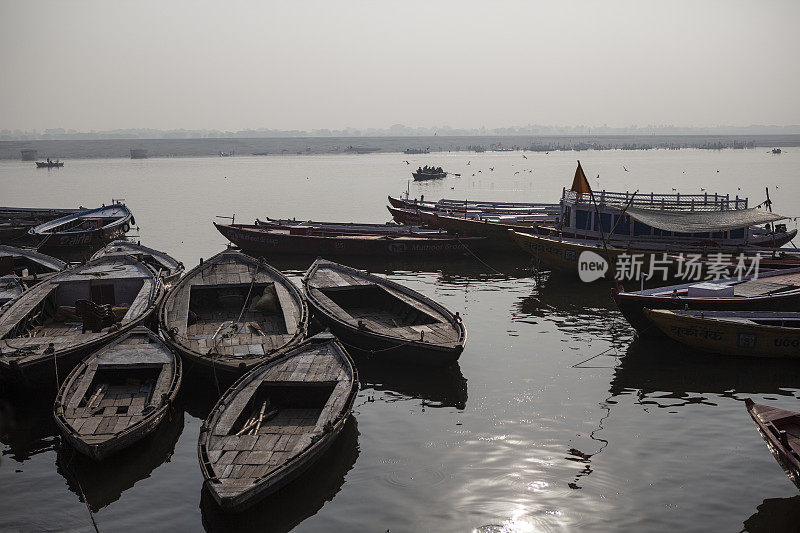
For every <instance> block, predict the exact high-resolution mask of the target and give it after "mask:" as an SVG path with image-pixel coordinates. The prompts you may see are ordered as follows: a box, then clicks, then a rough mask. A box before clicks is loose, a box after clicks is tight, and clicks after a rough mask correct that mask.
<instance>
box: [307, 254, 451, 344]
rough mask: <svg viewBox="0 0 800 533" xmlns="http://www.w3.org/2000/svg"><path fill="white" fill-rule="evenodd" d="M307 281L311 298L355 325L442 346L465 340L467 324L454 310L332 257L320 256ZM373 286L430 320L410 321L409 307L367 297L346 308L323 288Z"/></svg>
mask: <svg viewBox="0 0 800 533" xmlns="http://www.w3.org/2000/svg"><path fill="white" fill-rule="evenodd" d="M304 283H305V286H306V290H307V292H308V295H309V298H310V299H312V301H314V303H315V304H316V305H319V306H320V307H321V308H323V310H324V311H325V313H327V314H330V315H331V316H332V317H335V318H336V319H338V320H340V321H342V322H344V323H347V324H348V325H350V326H351V327H355V328H359V329H363V330H367V331H371V332H374V333H377V334H381V335H386V336H389V337H394V338H396V339H399V340H402V341H409V342H411V341H424V342H426V343H428V344H432V345H440V346H455V345H458V344H459V343H462V342H463V336H464V331H463V327H461V326H460V324H458V323H457V321H456V319H455V317H454V316H453V314H452V313H450V312H449V311H448V310H447V309H445V308H444V307H442V306H441V305H438V304H436V303H435V302H433V301H432V300H430V299H429V298H426V297H425V296H423V295H421V294H419V293H417V292H415V291H412V290H411V289H408V288H406V287H402V286H400V285H398V284H396V283H392V282H390V281H389V280H385V279H382V278H378V277H376V276H373V275H371V274H367V273H365V272H361V271H358V270H356V269H352V268H350V267H346V266H344V265H339V264H337V263H333V262H330V261H324V260H318V261H317V262H315V263H314V265H312V267H311V268H310V269H309V271H308V273H307V274H306V278H305V280H304ZM370 286H379V287H381V288H382V289H383V290H385V291H386V292H387V293H389V294H390V295H392V296H393V297H395V298H397V299H398V300H401V301H402V302H403V303H405V304H407V305H408V306H410V307H412V308H414V309H416V311H417V312H418V313H420V315H421V316H422V317H423V318H430V323H421V324H413V323H408V321H409V320H408V319H409V318H412V319H413V317H409V316H408V311H407V309H406V308H405V307H404V306H399V305H398V306H393V307H390V308H388V309H386V308H380V307H378V306H376V305H374V304H373V303H372V302H369V301H364V302H363V306H361V305H359V307H349V308H347V309H344V308H342V307H341V306H339V305H338V304H337V303H336V302H334V301H333V300H332V299H331V298H330V297H328V295H326V294H325V293H324V292H323V291H324V290H325V289H340V288H344V289H346V288H349V287H370ZM359 322H360V323H361V326H360V327H359ZM423 322H428V320H427V319H426V320H423Z"/></svg>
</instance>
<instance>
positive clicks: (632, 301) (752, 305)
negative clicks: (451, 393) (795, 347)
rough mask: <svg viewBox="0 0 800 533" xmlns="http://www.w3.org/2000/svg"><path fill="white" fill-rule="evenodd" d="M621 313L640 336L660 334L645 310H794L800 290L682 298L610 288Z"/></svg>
mask: <svg viewBox="0 0 800 533" xmlns="http://www.w3.org/2000/svg"><path fill="white" fill-rule="evenodd" d="M611 295H612V297H613V298H614V302H615V303H616V304H617V308H619V310H620V312H621V313H622V315H623V316H624V317H625V319H626V320H627V321H628V322H629V323H630V325H631V326H633V328H634V329H635V330H636V334H637V335H639V336H640V337H659V336H663V333H662V332H661V330H660V329H658V327H656V326H655V324H653V322H652V321H651V320H650V319H649V318H648V317H647V315H646V314H645V312H644V311H645V309H689V310H697V311H796V310H797V309H798V308H800V293H793V294H786V295H772V296H763V297H755V298H685V297H674V298H673V297H668V296H648V295H639V294H636V293H621V292H618V291H617V290H616V289H612V290H611Z"/></svg>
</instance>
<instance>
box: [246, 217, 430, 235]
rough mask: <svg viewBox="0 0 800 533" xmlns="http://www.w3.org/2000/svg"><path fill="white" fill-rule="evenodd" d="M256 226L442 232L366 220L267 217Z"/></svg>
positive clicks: (365, 232) (392, 231) (334, 231)
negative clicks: (342, 220) (345, 220)
mask: <svg viewBox="0 0 800 533" xmlns="http://www.w3.org/2000/svg"><path fill="white" fill-rule="evenodd" d="M254 225H255V226H259V227H263V228H269V229H302V228H307V229H313V230H315V231H320V232H331V233H356V234H358V233H364V234H383V233H386V234H389V235H395V234H399V235H402V234H408V233H419V234H424V235H429V234H430V235H434V234H437V233H441V231H439V230H435V229H427V228H420V227H414V226H408V225H401V224H395V223H394V222H386V223H385V224H370V223H364V222H318V221H315V220H297V219H274V218H269V217H267V218H266V219H265V220H261V219H256V221H255V223H254Z"/></svg>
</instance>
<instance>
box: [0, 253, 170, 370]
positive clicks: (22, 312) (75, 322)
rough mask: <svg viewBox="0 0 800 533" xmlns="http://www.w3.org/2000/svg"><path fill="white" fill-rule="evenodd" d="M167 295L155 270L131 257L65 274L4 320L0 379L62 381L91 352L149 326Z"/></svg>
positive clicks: (14, 306)
mask: <svg viewBox="0 0 800 533" xmlns="http://www.w3.org/2000/svg"><path fill="white" fill-rule="evenodd" d="M163 296H164V286H163V285H162V284H161V281H160V280H159V279H158V278H157V277H156V275H155V274H154V273H153V271H152V270H151V269H150V268H148V267H147V266H146V265H144V264H143V263H140V262H139V261H137V260H136V259H134V258H133V257H131V256H127V255H122V256H110V257H102V258H100V259H95V260H94V261H89V262H88V263H86V264H85V265H82V266H80V267H77V268H74V269H72V270H66V271H64V272H61V273H60V274H57V275H56V276H55V277H53V278H52V279H50V280H48V281H44V282H42V283H39V284H38V285H35V286H34V287H32V288H30V289H28V290H27V291H25V292H24V293H23V294H22V295H21V296H20V297H19V298H17V299H16V300H14V301H13V302H11V303H10V304H9V306H8V307H6V308H5V310H4V312H3V313H2V314H1V315H0V339H2V340H0V374H3V375H6V376H8V377H9V378H10V379H11V381H13V382H17V383H19V384H21V385H28V386H35V385H43V384H47V383H50V382H52V381H53V380H54V378H55V379H56V380H60V379H63V377H64V376H66V375H67V374H68V373H69V371H70V370H72V369H73V368H74V367H75V365H77V364H78V363H79V362H80V360H81V359H82V358H83V357H84V356H86V355H87V354H88V353H89V352H91V351H94V350H96V349H98V348H99V347H100V346H102V345H104V344H107V343H109V342H110V341H112V340H114V339H116V338H117V337H120V336H121V335H123V334H125V333H127V332H128V331H130V330H131V329H133V328H135V327H136V326H140V325H145V324H146V323H147V322H148V320H149V319H150V317H151V315H152V314H153V312H154V311H155V309H156V308H157V307H158V304H159V303H160V302H161V299H162V297H163Z"/></svg>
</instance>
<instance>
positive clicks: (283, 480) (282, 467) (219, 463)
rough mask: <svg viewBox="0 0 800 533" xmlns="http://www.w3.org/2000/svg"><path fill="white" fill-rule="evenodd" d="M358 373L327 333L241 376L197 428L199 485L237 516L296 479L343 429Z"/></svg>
mask: <svg viewBox="0 0 800 533" xmlns="http://www.w3.org/2000/svg"><path fill="white" fill-rule="evenodd" d="M358 386H359V384H358V373H357V372H356V369H355V367H354V365H353V363H352V361H351V360H350V357H349V356H348V354H347V351H346V350H345V349H344V347H343V346H342V345H341V344H340V343H339V342H338V341H337V340H336V339H335V338H334V337H333V336H332V335H330V334H324V333H323V334H320V335H317V336H314V337H312V338H310V339H308V340H306V341H305V342H303V343H302V344H300V345H299V346H295V347H293V348H290V349H288V350H285V351H283V352H282V353H281V354H280V356H279V357H278V358H276V359H275V360H274V361H271V362H269V363H266V364H264V365H261V366H259V367H257V368H255V369H253V370H251V371H250V372H248V373H247V374H245V375H244V376H242V377H241V378H240V379H239V380H238V381H237V382H236V383H234V384H233V385H232V386H231V387H230V389H228V390H227V391H226V392H225V393H224V394H223V395H222V397H221V398H220V399H219V401H218V402H217V404H216V405H215V406H214V408H213V410H212V411H211V413H210V414H209V415H208V418H207V419H206V421H205V422H204V423H203V425H202V427H201V429H200V438H199V441H198V456H199V459H200V467H201V469H202V471H203V477H204V478H205V485H206V487H207V488H208V489H209V492H210V493H211V495H212V496H213V498H214V500H216V502H217V503H218V504H219V505H220V506H221V507H223V508H226V509H230V510H234V511H240V510H243V509H246V508H247V507H249V506H251V505H253V504H254V503H256V502H257V501H259V500H260V499H262V498H264V497H265V496H267V495H269V494H271V493H273V492H275V491H276V490H278V489H279V488H280V487H282V486H284V485H286V484H287V483H289V482H291V481H292V480H294V479H295V478H296V477H297V476H299V475H300V474H301V473H302V472H304V471H305V470H306V469H307V468H308V467H310V466H311V465H312V464H313V463H314V462H315V461H316V460H317V459H319V458H320V457H321V456H322V454H323V453H324V452H325V450H327V449H328V448H329V447H330V445H331V444H332V443H333V441H334V440H335V439H336V437H337V436H338V435H339V433H340V432H341V430H342V428H343V427H344V425H345V422H346V421H347V417H348V415H349V414H350V411H351V410H352V407H353V402H354V401H355V398H356V394H357V393H358Z"/></svg>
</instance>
